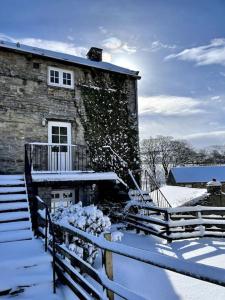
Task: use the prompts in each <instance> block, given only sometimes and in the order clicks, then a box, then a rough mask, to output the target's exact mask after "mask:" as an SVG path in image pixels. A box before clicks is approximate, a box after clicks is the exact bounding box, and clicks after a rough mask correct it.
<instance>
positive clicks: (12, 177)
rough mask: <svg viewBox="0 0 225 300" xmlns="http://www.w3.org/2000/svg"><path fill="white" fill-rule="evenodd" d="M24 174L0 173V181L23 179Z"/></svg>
mask: <svg viewBox="0 0 225 300" xmlns="http://www.w3.org/2000/svg"><path fill="white" fill-rule="evenodd" d="M23 179H24V175H22V174H17V175H0V181H2V180H23Z"/></svg>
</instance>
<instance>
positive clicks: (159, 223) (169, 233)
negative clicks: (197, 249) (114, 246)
mask: <svg viewBox="0 0 225 300" xmlns="http://www.w3.org/2000/svg"><path fill="white" fill-rule="evenodd" d="M132 207H134V208H136V209H139V210H140V209H145V210H148V211H149V212H150V214H148V215H147V216H145V215H142V214H140V213H135V214H134V213H133V210H132ZM129 210H130V212H129V211H128V212H126V214H125V216H124V219H123V221H124V222H125V223H127V224H128V225H130V226H132V227H134V228H136V229H137V230H143V231H144V232H146V233H149V234H153V235H156V236H159V237H162V238H164V239H167V240H168V241H172V240H178V239H186V238H192V237H218V238H221V237H225V208H224V207H205V206H193V207H190V206H188V207H178V208H167V209H166V208H164V209H162V208H157V207H152V206H147V205H143V204H140V205H138V204H137V203H135V204H133V205H131V206H130V207H129ZM152 225H154V226H152Z"/></svg>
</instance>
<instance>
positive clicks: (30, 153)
mask: <svg viewBox="0 0 225 300" xmlns="http://www.w3.org/2000/svg"><path fill="white" fill-rule="evenodd" d="M25 152H27V157H28V159H29V164H30V171H31V173H41V172H45V173H47V172H54V173H61V172H70V171H89V170H91V159H90V152H89V149H88V148H87V147H86V146H83V145H70V144H50V143H30V144H26V145H25Z"/></svg>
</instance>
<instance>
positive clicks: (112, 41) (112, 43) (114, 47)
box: [102, 37, 137, 54]
mask: <svg viewBox="0 0 225 300" xmlns="http://www.w3.org/2000/svg"><path fill="white" fill-rule="evenodd" d="M102 46H103V47H104V48H106V49H107V50H109V51H111V52H114V53H128V54H132V53H135V52H136V51H137V49H136V47H131V46H128V44H127V43H126V42H122V41H121V40H120V39H119V38H117V37H110V38H107V39H105V40H103V41H102Z"/></svg>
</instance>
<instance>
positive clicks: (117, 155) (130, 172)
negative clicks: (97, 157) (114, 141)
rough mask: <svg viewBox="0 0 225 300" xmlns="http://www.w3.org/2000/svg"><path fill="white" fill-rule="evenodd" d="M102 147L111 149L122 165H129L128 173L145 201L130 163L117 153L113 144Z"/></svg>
mask: <svg viewBox="0 0 225 300" xmlns="http://www.w3.org/2000/svg"><path fill="white" fill-rule="evenodd" d="M102 148H103V149H109V150H110V152H111V153H112V154H113V155H114V156H115V157H116V158H117V159H118V160H119V161H120V162H121V164H122V166H123V167H127V169H128V170H127V171H128V174H129V176H130V178H131V180H132V181H133V183H134V185H135V187H136V188H137V190H138V192H139V193H140V195H141V198H142V200H143V201H145V198H144V195H143V193H142V190H141V188H140V187H139V185H138V183H137V181H136V179H135V178H134V176H133V173H132V171H131V170H130V169H129V166H128V163H127V162H126V161H125V160H124V159H123V158H122V157H121V156H119V154H117V153H116V151H115V150H113V149H112V147H111V146H103V147H102Z"/></svg>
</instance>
